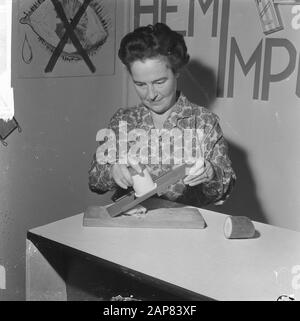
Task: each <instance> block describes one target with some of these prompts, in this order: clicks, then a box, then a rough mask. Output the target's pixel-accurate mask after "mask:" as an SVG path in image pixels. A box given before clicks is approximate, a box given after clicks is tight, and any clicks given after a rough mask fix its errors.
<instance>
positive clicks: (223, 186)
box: [202, 116, 236, 204]
mask: <svg viewBox="0 0 300 321" xmlns="http://www.w3.org/2000/svg"><path fill="white" fill-rule="evenodd" d="M206 131H207V132H208V133H207V135H206V137H205V138H204V142H203V144H204V146H203V147H204V159H205V160H206V161H209V162H210V164H211V165H212V167H213V169H214V177H213V179H212V180H211V181H209V182H207V183H203V184H202V191H203V193H204V195H206V197H207V199H208V200H210V201H211V202H213V203H215V204H222V203H223V202H224V201H225V200H226V199H227V198H228V197H229V194H230V192H231V190H232V188H233V186H234V183H235V180H236V176H235V173H234V171H233V169H232V167H231V161H230V159H229V155H228V144H227V142H226V140H225V138H224V136H223V132H222V129H221V127H220V125H219V121H218V118H217V116H216V117H215V120H214V123H212V124H210V123H209V125H208V129H207V130H206Z"/></svg>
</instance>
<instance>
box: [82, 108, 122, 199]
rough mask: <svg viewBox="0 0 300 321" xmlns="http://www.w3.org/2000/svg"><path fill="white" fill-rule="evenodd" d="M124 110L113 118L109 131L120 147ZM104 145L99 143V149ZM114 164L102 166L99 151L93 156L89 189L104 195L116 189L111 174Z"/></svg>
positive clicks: (89, 174) (119, 111)
mask: <svg viewBox="0 0 300 321" xmlns="http://www.w3.org/2000/svg"><path fill="white" fill-rule="evenodd" d="M123 111H124V109H122V108H120V109H118V111H117V112H116V113H115V114H114V115H113V117H112V118H111V120H110V122H109V125H108V127H107V129H109V130H112V131H113V132H114V135H115V138H116V139H115V143H116V146H118V132H119V128H118V126H119V122H120V121H121V120H122V115H123ZM102 144H104V141H102V142H99V144H98V148H99V147H100V146H101V145H102ZM116 158H118V155H116ZM111 166H112V163H104V164H100V163H99V162H98V161H97V151H96V152H95V153H94V155H93V159H92V162H91V166H90V170H89V172H88V179H89V188H90V190H91V191H92V192H95V193H98V194H103V193H105V192H107V191H108V190H112V189H115V188H116V187H117V184H116V183H115V181H114V180H113V178H112V177H111V174H110V169H111Z"/></svg>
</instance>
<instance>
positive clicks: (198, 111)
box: [89, 94, 236, 207]
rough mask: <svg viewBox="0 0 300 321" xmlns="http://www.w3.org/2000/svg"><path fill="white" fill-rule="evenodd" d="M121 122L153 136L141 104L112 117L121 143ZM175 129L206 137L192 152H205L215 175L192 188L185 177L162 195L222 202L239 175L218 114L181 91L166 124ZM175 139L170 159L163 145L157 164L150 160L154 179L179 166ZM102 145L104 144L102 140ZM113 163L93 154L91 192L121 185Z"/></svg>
mask: <svg viewBox="0 0 300 321" xmlns="http://www.w3.org/2000/svg"><path fill="white" fill-rule="evenodd" d="M120 121H124V122H126V123H127V131H128V132H129V131H130V130H132V129H143V130H144V131H146V132H147V133H149V135H150V132H151V130H154V129H155V126H154V123H153V120H152V116H151V113H150V111H149V109H148V108H146V107H145V106H143V105H142V104H140V105H138V106H136V107H133V108H120V109H119V110H118V111H117V112H116V113H115V115H114V116H113V117H112V119H111V121H110V123H109V126H108V128H109V129H112V130H113V131H114V133H115V135H116V140H117V144H118V142H119V137H118V133H119V122H120ZM174 128H179V129H180V130H181V131H183V130H184V129H194V130H197V132H198V133H200V134H201V137H203V139H201V141H199V140H198V143H197V144H198V146H196V144H193V145H192V149H193V151H192V152H193V155H196V154H194V152H195V149H196V148H200V150H201V151H202V154H201V155H203V157H204V159H205V161H209V162H210V163H211V165H212V167H213V169H214V176H213V179H212V180H210V181H209V182H206V183H202V184H199V185H196V186H193V187H191V186H189V185H185V184H184V183H183V180H180V181H178V182H177V183H176V184H173V185H171V186H169V188H168V190H167V191H166V192H165V193H164V194H162V195H161V198H164V199H168V200H171V201H176V202H179V203H183V204H187V205H192V206H198V207H201V206H203V205H207V204H211V203H213V204H215V205H219V204H222V203H223V202H224V201H225V200H226V199H227V198H228V196H229V194H230V192H231V190H232V188H233V185H234V182H235V180H236V176H235V173H234V171H233V169H232V167H231V161H230V159H229V156H228V146H227V142H226V141H225V139H224V136H223V133H222V130H221V127H220V125H219V118H218V116H217V115H215V114H214V113H212V112H210V111H209V110H208V109H206V108H205V107H199V106H197V105H195V104H193V103H191V102H189V101H188V99H187V98H186V97H185V96H184V95H183V94H180V95H179V98H178V99H177V102H176V105H175V106H174V108H173V110H172V111H171V113H170V115H169V116H168V118H167V120H166V121H165V122H164V124H163V129H164V130H167V131H171V130H172V129H174ZM198 136H199V134H198ZM172 138H173V139H172ZM174 139H175V138H174V137H171V140H170V150H171V152H170V155H171V157H170V159H169V162H166V161H161V160H162V154H164V153H162V148H161V147H160V149H159V156H158V158H159V161H158V162H154V163H153V162H152V163H151V162H148V164H147V168H148V170H149V171H150V173H151V176H152V178H153V180H155V178H157V177H158V176H160V175H161V174H163V173H166V172H168V171H169V170H171V169H172V168H173V167H174V166H178V165H176V164H175V161H174V151H175V150H176V147H174V146H175V145H174ZM149 141H150V140H149ZM102 143H103V142H102ZM127 143H128V147H129V148H130V146H131V144H132V142H130V141H129V142H127ZM160 143H161V139H160ZM99 144H100V145H101V142H100V143H99ZM199 145H201V146H199ZM117 146H118V145H117ZM176 146H180V145H176ZM147 148H149V156H151V157H152V156H154V155H153V148H152V149H151V148H150V147H149V146H148V147H147ZM181 148H182V149H184V145H181ZM151 152H152V155H151ZM182 154H184V152H182ZM177 155H178V154H177ZM156 156H157V155H156ZM118 157H119V154H118V153H117V157H116V159H117V160H118ZM149 159H150V158H149ZM151 159H153V158H151ZM111 166H112V164H110V163H106V164H100V163H98V162H97V157H96V153H95V154H94V156H93V160H92V163H91V168H90V170H89V187H90V189H91V191H93V192H96V193H99V194H102V193H105V192H106V191H108V190H113V189H116V188H117V187H118V186H117V184H116V183H115V182H114V180H113V178H112V177H111V175H110V167H111Z"/></svg>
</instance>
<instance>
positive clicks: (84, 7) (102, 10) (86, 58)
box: [17, 0, 116, 78]
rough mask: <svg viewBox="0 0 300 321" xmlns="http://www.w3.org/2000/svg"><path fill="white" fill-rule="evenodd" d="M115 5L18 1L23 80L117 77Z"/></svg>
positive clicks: (96, 0) (103, 0)
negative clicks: (114, 75) (115, 74)
mask: <svg viewBox="0 0 300 321" xmlns="http://www.w3.org/2000/svg"><path fill="white" fill-rule="evenodd" d="M115 15H116V1H115V0H19V2H18V49H17V50H18V53H17V54H18V76H19V78H42V77H76V76H100V75H112V74H114V72H115V41H116V37H115V32H116V31H115V22H116V21H115V19H116V18H115Z"/></svg>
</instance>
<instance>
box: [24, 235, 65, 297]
mask: <svg viewBox="0 0 300 321" xmlns="http://www.w3.org/2000/svg"><path fill="white" fill-rule="evenodd" d="M26 300H27V301H66V300H67V291H66V283H65V280H64V279H63V277H62V276H61V274H59V273H58V271H57V269H55V264H53V263H52V264H50V263H49V260H47V258H46V257H45V256H44V255H43V254H42V253H41V251H40V250H39V249H38V248H37V247H36V246H35V245H34V244H33V243H32V242H31V241H30V240H28V239H27V240H26Z"/></svg>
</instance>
